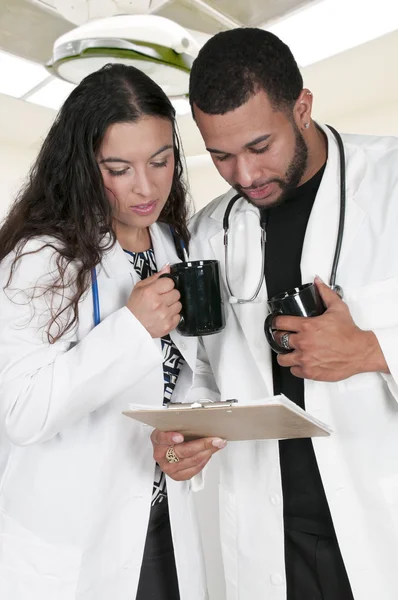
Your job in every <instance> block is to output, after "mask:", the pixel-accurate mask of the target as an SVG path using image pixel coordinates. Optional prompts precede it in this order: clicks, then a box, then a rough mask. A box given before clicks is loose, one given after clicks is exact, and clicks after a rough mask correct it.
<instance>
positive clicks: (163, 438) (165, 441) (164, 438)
mask: <svg viewBox="0 0 398 600" xmlns="http://www.w3.org/2000/svg"><path fill="white" fill-rule="evenodd" d="M151 440H152V443H153V444H156V445H160V446H174V445H175V444H181V443H182V442H183V441H184V436H183V435H182V434H181V433H178V432H177V431H160V429H154V430H153V431H152V433H151Z"/></svg>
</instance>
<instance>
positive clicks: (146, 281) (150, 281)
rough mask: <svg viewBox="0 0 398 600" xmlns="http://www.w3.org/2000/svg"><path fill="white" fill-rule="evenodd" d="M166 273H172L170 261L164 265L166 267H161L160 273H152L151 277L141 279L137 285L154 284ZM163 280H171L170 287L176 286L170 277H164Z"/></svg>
mask: <svg viewBox="0 0 398 600" xmlns="http://www.w3.org/2000/svg"><path fill="white" fill-rule="evenodd" d="M164 273H170V264H169V263H167V264H166V265H164V267H163V268H162V269H160V271H159V272H158V273H155V274H154V275H151V276H150V277H145V279H142V280H141V281H139V282H138V283H137V284H136V287H137V286H139V287H146V286H147V285H152V284H153V283H155V281H157V280H158V279H159V277H160V276H161V275H163V274H164ZM161 281H170V282H171V284H172V285H171V286H170V289H171V288H172V287H173V286H174V282H173V280H172V279H170V278H169V277H165V278H164V279H161Z"/></svg>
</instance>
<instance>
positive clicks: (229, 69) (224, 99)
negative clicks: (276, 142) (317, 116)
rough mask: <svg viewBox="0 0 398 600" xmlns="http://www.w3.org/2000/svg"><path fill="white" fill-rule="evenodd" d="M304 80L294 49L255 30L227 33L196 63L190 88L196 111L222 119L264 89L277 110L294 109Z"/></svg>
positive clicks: (211, 42) (202, 52) (205, 48)
mask: <svg viewBox="0 0 398 600" xmlns="http://www.w3.org/2000/svg"><path fill="white" fill-rule="evenodd" d="M302 89H303V78H302V76H301V73H300V70H299V68H298V66H297V63H296V61H295V59H294V56H293V54H292V52H291V51H290V48H289V47H288V46H287V45H286V44H284V43H283V42H282V41H281V40H280V39H279V38H278V37H277V36H276V35H274V34H272V33H270V32H269V31H264V30H263V29H256V28H249V27H247V28H237V29H232V30H230V31H222V32H221V33H218V34H216V35H215V36H214V37H212V38H211V39H210V40H209V41H208V42H206V44H205V45H204V46H203V48H202V49H201V50H200V52H199V55H198V57H197V58H196V59H195V61H194V63H193V66H192V71H191V77H190V85H189V99H190V103H191V108H192V110H193V105H194V104H195V105H196V106H197V107H198V108H199V109H200V110H202V111H203V112H205V113H207V114H212V115H223V114H225V113H227V112H230V111H232V110H235V109H236V108H239V106H242V104H245V103H246V102H247V101H248V100H249V98H250V97H251V96H253V95H254V94H255V93H256V92H258V91H259V90H264V91H265V92H266V93H267V95H268V97H269V99H270V102H271V104H272V106H273V108H274V109H276V110H286V111H287V110H291V109H292V108H293V106H294V103H295V102H296V100H297V98H298V97H299V95H300V93H301V90H302Z"/></svg>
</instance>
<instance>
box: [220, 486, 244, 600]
mask: <svg viewBox="0 0 398 600" xmlns="http://www.w3.org/2000/svg"><path fill="white" fill-rule="evenodd" d="M219 494H220V496H219V498H220V535H221V552H222V557H223V563H224V572H225V588H226V593H227V598H228V600H238V583H239V582H238V548H237V543H238V542H237V524H236V518H237V516H236V499H235V495H234V494H231V493H230V492H228V491H227V490H226V489H225V488H223V486H222V485H220V486H219Z"/></svg>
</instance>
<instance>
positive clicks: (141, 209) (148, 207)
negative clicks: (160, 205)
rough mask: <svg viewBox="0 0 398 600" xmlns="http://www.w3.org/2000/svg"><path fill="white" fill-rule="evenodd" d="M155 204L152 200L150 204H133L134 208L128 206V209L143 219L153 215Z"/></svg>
mask: <svg viewBox="0 0 398 600" xmlns="http://www.w3.org/2000/svg"><path fill="white" fill-rule="evenodd" d="M156 204H157V202H156V200H153V201H152V202H147V203H146V204H135V205H134V206H130V209H131V210H132V211H133V212H134V213H136V214H137V215H140V216H143V217H144V216H146V215H150V214H151V213H153V211H154V210H155V208H156Z"/></svg>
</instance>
